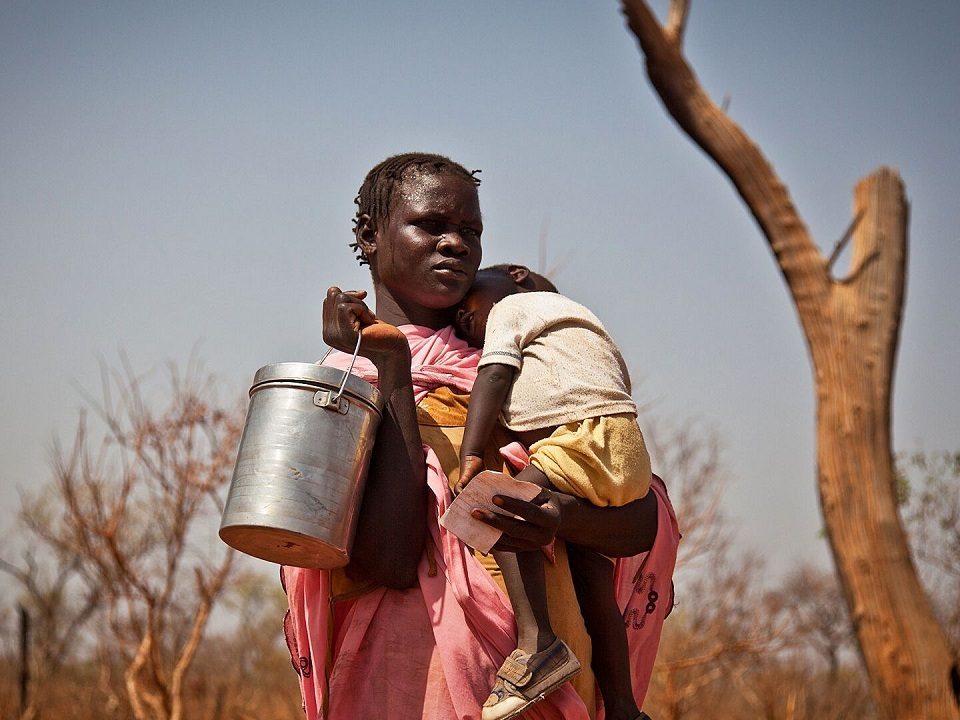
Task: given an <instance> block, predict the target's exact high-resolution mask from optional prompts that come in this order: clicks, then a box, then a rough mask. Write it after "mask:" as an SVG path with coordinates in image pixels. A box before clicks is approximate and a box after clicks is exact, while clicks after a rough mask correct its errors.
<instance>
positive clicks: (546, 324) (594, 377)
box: [480, 292, 637, 431]
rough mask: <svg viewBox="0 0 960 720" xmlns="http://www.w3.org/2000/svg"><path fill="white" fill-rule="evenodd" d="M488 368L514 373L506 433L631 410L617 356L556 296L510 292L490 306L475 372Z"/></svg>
mask: <svg viewBox="0 0 960 720" xmlns="http://www.w3.org/2000/svg"><path fill="white" fill-rule="evenodd" d="M493 363H497V364H501V365H509V366H510V367H513V368H516V369H517V374H516V376H515V377H514V380H513V385H512V387H511V388H510V393H509V395H508V396H507V400H506V402H505V403H504V405H503V408H502V410H501V420H502V421H503V424H504V425H506V426H507V427H508V428H510V429H511V430H518V431H523V430H536V429H540V428H546V427H552V426H554V425H564V424H566V423H570V422H575V421H577V420H584V419H586V418H589V417H597V416H600V415H613V414H616V413H627V412H629V413H633V414H636V412H637V406H636V403H634V402H633V399H632V398H631V397H630V375H629V373H628V371H627V365H626V363H625V362H624V361H623V357H622V356H621V355H620V350H619V349H618V348H617V346H616V345H615V344H614V342H613V340H611V339H610V336H609V335H608V334H607V331H606V329H605V328H604V327H603V325H602V324H601V323H600V320H598V319H597V316H596V315H594V314H593V313H592V312H590V311H589V310H588V309H587V308H585V307H584V306H583V305H580V304H579V303H576V302H574V301H573V300H571V299H569V298H566V297H564V296H563V295H558V294H557V293H550V292H528V293H516V294H514V295H508V296H507V297H505V298H504V299H503V300H501V301H500V302H498V303H497V304H496V305H494V306H493V309H491V311H490V315H489V317H488V318H487V331H486V335H485V337H484V343H483V356H482V357H481V358H480V367H483V366H484V365H490V364H493Z"/></svg>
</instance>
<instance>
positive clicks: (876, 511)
mask: <svg viewBox="0 0 960 720" xmlns="http://www.w3.org/2000/svg"><path fill="white" fill-rule="evenodd" d="M623 5H624V12H625V15H626V17H627V23H628V25H629V27H630V30H631V31H632V32H633V33H634V35H636V37H637V40H638V41H639V44H640V49H641V51H642V53H643V55H644V56H645V58H646V69H647V74H648V76H649V78H650V82H651V83H652V85H653V87H654V89H655V90H656V91H657V93H658V95H659V96H660V99H661V100H662V102H663V104H664V107H665V108H666V110H667V112H668V113H669V114H670V115H671V116H672V117H673V119H674V120H675V121H676V122H677V124H678V125H679V126H680V128H681V129H682V130H683V131H684V132H685V133H686V134H687V135H688V136H689V137H690V138H691V139H692V140H693V141H694V142H695V143H696V144H697V145H699V146H700V148H701V149H702V150H703V151H704V152H705V153H706V154H707V155H708V156H710V157H711V158H712V159H713V160H714V162H716V163H717V165H719V166H720V169H721V170H722V171H723V172H724V173H725V174H726V175H727V177H728V178H729V179H730V181H731V182H732V183H733V185H734V187H735V188H736V190H737V192H738V193H739V194H740V197H741V198H742V199H743V201H744V203H746V205H747V208H748V209H749V210H750V213H751V214H752V215H753V217H754V219H755V220H756V222H757V224H758V225H759V226H760V229H761V231H762V232H763V234H764V236H765V237H766V239H767V242H768V244H769V246H770V249H771V250H772V252H773V255H774V258H775V259H776V261H777V265H778V266H779V268H780V271H781V273H782V274H783V277H784V280H785V281H786V285H787V288H788V289H789V292H790V295H791V297H792V299H793V302H794V305H795V307H796V309H797V314H798V316H799V318H800V324H801V326H802V328H803V332H804V335H805V337H806V341H807V346H808V348H809V352H810V358H811V363H812V366H813V375H814V382H815V387H816V399H817V476H818V478H817V479H818V483H819V491H820V503H821V507H822V510H823V515H824V521H825V525H826V529H827V535H828V538H829V541H830V547H831V550H832V552H833V557H834V559H835V561H836V565H837V569H838V571H839V574H840V580H841V584H842V587H843V592H844V596H845V599H846V602H847V605H848V607H849V609H850V615H851V618H852V619H853V623H854V626H855V628H856V631H857V638H858V643H859V647H860V652H861V655H862V657H863V660H864V663H865V665H866V668H867V672H868V674H869V677H870V682H871V687H872V691H873V694H874V698H875V700H876V704H877V707H878V709H879V710H880V712H881V713H883V714H884V716H886V717H890V718H893V717H896V718H900V719H904V718H915V719H916V720H921V719H923V720H926V719H927V718H934V717H935V718H944V719H947V718H954V719H955V720H956V719H957V718H960V709H958V704H957V703H958V701H957V697H956V696H955V695H954V691H953V690H952V689H951V676H952V677H953V678H956V677H957V665H956V661H955V659H954V658H953V657H952V656H951V653H950V650H949V647H948V644H947V641H946V638H945V635H944V633H943V631H942V629H941V627H940V626H939V625H938V624H937V622H936V620H935V618H934V615H933V612H932V609H931V605H930V602H929V600H928V599H927V596H926V594H925V593H924V590H923V588H922V586H921V585H920V582H919V580H918V578H917V573H916V570H915V568H914V565H913V563H912V561H911V558H910V553H909V549H908V546H907V541H906V537H905V535H904V532H903V527H902V525H901V523H900V519H899V516H898V514H897V503H896V492H895V482H894V478H895V474H894V464H893V453H892V448H891V437H890V436H891V433H890V412H891V411H890V405H891V403H890V399H891V391H892V386H893V371H894V364H895V359H896V349H897V343H898V340H899V334H900V319H901V314H902V310H903V299H904V280H905V275H906V259H907V212H908V209H907V201H906V198H905V194H904V189H903V184H902V182H901V180H900V178H899V175H898V174H897V172H896V171H895V170H893V169H890V168H886V167H883V168H880V169H878V170H876V171H874V172H873V173H872V174H870V175H868V176H867V177H865V178H864V179H862V180H861V181H860V182H859V183H858V184H857V186H856V188H855V190H854V203H853V204H854V221H853V222H852V223H851V227H850V230H849V231H848V233H847V234H846V235H845V237H844V238H843V239H842V240H841V241H840V242H839V243H838V244H837V247H836V248H835V249H834V251H833V252H832V253H831V254H830V256H829V257H824V256H823V255H822V254H821V252H820V250H819V249H818V248H817V246H816V245H815V244H814V242H813V239H812V238H811V236H810V233H809V231H808V230H807V228H806V226H805V225H804V223H803V220H802V219H801V217H800V215H799V213H798V212H797V210H796V208H795V207H794V205H793V202H792V200H791V199H790V196H789V193H788V192H787V188H786V186H785V185H784V184H783V182H782V181H781V180H780V178H779V177H778V176H777V174H776V172H775V171H774V169H773V167H772V166H771V165H770V163H769V162H768V161H767V159H766V158H765V157H764V155H763V153H762V152H761V151H760V149H759V148H758V147H757V146H756V145H755V144H754V143H753V142H752V141H751V139H750V138H749V137H748V136H747V135H746V133H744V131H743V130H742V129H741V128H740V127H739V126H738V125H737V124H736V123H734V122H733V121H732V120H731V119H730V117H729V116H728V115H727V114H726V112H724V110H723V109H721V108H720V107H718V106H717V105H716V104H714V103H713V102H712V101H711V100H710V98H709V97H708V96H707V94H706V92H705V91H704V90H703V88H702V87H701V86H700V83H699V81H698V80H697V78H696V76H695V75H694V73H693V71H692V69H691V68H690V66H689V64H688V63H687V61H686V59H685V58H684V56H683V52H682V47H683V34H684V28H685V26H686V21H687V12H688V7H689V3H688V2H687V0H671V2H670V7H669V11H668V16H667V21H666V23H664V24H661V23H660V22H659V20H658V19H657V18H656V17H655V16H654V14H653V13H652V11H651V10H650V8H649V7H648V5H647V4H646V2H644V1H643V0H624V2H623ZM851 237H852V239H853V248H852V250H853V252H852V265H851V272H850V273H849V274H847V275H846V276H845V277H842V278H838V277H835V276H834V274H833V272H832V267H833V264H834V262H835V261H836V259H837V257H838V256H839V255H840V251H841V250H842V249H843V246H844V245H845V244H846V243H847V242H848V241H849V239H850V238H851Z"/></svg>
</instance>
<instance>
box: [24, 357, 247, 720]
mask: <svg viewBox="0 0 960 720" xmlns="http://www.w3.org/2000/svg"><path fill="white" fill-rule="evenodd" d="M104 374H105V380H104V397H103V400H102V402H93V404H94V406H95V409H96V410H97V411H98V414H99V416H100V420H101V421H102V422H103V425H104V426H105V429H106V433H105V438H104V439H103V441H102V443H97V442H94V441H93V439H92V438H91V433H90V431H89V430H88V426H87V424H86V422H85V420H84V419H83V418H81V421H80V423H79V424H78V427H77V432H76V436H75V440H74V444H73V447H72V449H71V450H69V451H68V450H65V449H63V448H60V447H57V448H56V449H55V453H54V484H53V487H52V490H51V493H50V494H49V496H47V497H46V500H47V501H48V503H49V504H51V505H53V506H54V507H56V508H57V513H58V514H57V515H56V516H55V517H54V518H53V519H54V522H50V523H47V522H44V521H43V520H44V517H43V515H41V514H39V513H36V512H34V513H28V514H25V515H24V520H25V522H26V523H27V525H28V527H29V529H30V530H31V532H32V533H33V534H34V536H36V537H37V538H38V539H40V540H41V541H42V542H43V543H45V544H47V545H48V546H50V547H52V548H54V549H55V550H56V551H57V552H59V553H62V554H72V555H73V556H75V557H76V559H77V562H78V563H79V565H80V566H81V569H82V572H83V574H84V575H85V576H87V577H89V578H91V579H93V580H94V584H95V587H97V588H98V591H99V600H100V606H101V612H102V613H103V623H102V629H101V633H100V634H99V640H100V643H101V651H102V652H101V657H103V658H105V661H106V662H110V661H111V658H113V659H118V660H119V661H120V662H121V663H122V664H123V672H124V685H125V690H126V696H127V701H128V702H129V705H130V711H131V713H132V715H133V716H134V717H135V718H136V720H183V718H184V717H187V716H188V715H189V714H188V713H187V711H186V709H185V707H184V702H185V699H186V698H185V695H186V693H185V680H186V678H187V674H188V672H189V670H190V667H191V664H192V663H193V660H194V658H195V656H196V653H197V651H198V649H199V647H200V643H201V641H202V639H203V636H204V633H205V631H206V628H207V624H208V620H209V618H210V613H211V612H212V610H213V609H214V607H215V606H216V604H217V602H218V601H219V599H220V598H221V596H222V594H223V592H224V589H225V587H226V585H227V582H228V579H229V575H230V571H231V568H232V562H233V558H234V553H233V552H232V551H226V550H225V549H224V548H222V547H221V546H220V544H219V543H213V547H214V548H215V549H214V550H208V549H207V548H208V547H209V546H210V542H209V539H210V530H209V525H206V531H204V527H203V526H204V522H205V521H206V522H207V523H209V520H210V519H211V518H212V517H218V516H219V513H220V511H221V510H222V503H221V501H220V495H221V492H222V489H223V487H224V486H225V484H226V482H227V480H228V479H229V477H230V472H231V470H232V468H233V463H234V459H235V453H236V446H237V442H238V441H239V436H240V431H241V426H242V421H241V418H242V415H241V414H240V413H238V412H236V411H233V410H224V409H222V408H221V407H219V406H218V405H217V404H215V403H214V402H213V401H211V400H210V394H209V390H208V388H209V387H210V379H209V378H205V377H200V376H199V374H198V373H197V372H196V371H193V372H189V373H188V375H187V378H186V379H182V378H180V376H178V375H177V374H176V373H175V372H173V373H172V376H171V387H170V388H169V390H168V392H167V393H166V400H167V403H166V406H165V407H163V408H162V409H160V410H154V409H152V408H151V407H150V406H149V405H148V403H147V401H146V399H145V397H144V394H143V392H142V391H141V386H140V379H139V378H137V377H136V376H134V375H133V373H132V372H130V371H129V369H127V370H126V372H125V373H123V372H114V373H112V374H110V373H109V372H108V371H107V370H106V369H105V370H104ZM102 670H104V671H105V672H106V671H108V670H109V668H106V667H104V668H102Z"/></svg>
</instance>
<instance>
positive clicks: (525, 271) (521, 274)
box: [507, 265, 530, 285]
mask: <svg viewBox="0 0 960 720" xmlns="http://www.w3.org/2000/svg"><path fill="white" fill-rule="evenodd" d="M507 272H509V273H510V277H512V278H513V281H514V282H515V283H516V284H517V285H525V283H526V281H527V278H529V277H530V268H528V267H527V266H526V265H511V266H510V267H509V268H508V269H507Z"/></svg>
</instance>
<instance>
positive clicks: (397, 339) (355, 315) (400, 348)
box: [323, 286, 409, 367]
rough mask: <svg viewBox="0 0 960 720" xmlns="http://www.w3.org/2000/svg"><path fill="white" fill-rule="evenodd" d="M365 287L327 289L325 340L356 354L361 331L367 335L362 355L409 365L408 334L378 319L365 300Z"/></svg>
mask: <svg viewBox="0 0 960 720" xmlns="http://www.w3.org/2000/svg"><path fill="white" fill-rule="evenodd" d="M366 297H367V292H366V291H365V290H341V289H340V288H338V287H336V286H334V287H331V288H329V289H328V290H327V297H326V298H325V299H324V301H323V341H324V342H325V343H326V344H327V345H329V346H330V347H332V348H335V349H337V350H341V351H343V352H347V353H352V352H353V349H354V348H355V347H356V345H357V332H360V333H361V334H362V335H363V339H362V340H361V342H360V354H361V355H363V356H364V357H366V358H369V359H370V360H372V361H373V362H374V363H375V364H377V365H379V364H380V363H382V362H384V361H387V360H392V359H398V360H400V359H403V358H404V357H406V361H407V364H408V367H409V345H408V344H407V339H406V337H405V336H404V334H403V333H402V332H401V331H400V330H399V329H398V328H396V327H394V326H393V325H389V324H387V323H384V322H380V321H379V320H377V316H376V315H374V314H373V312H372V311H371V310H370V308H369V307H367V304H366V303H365V302H364V299H365V298H366Z"/></svg>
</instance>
